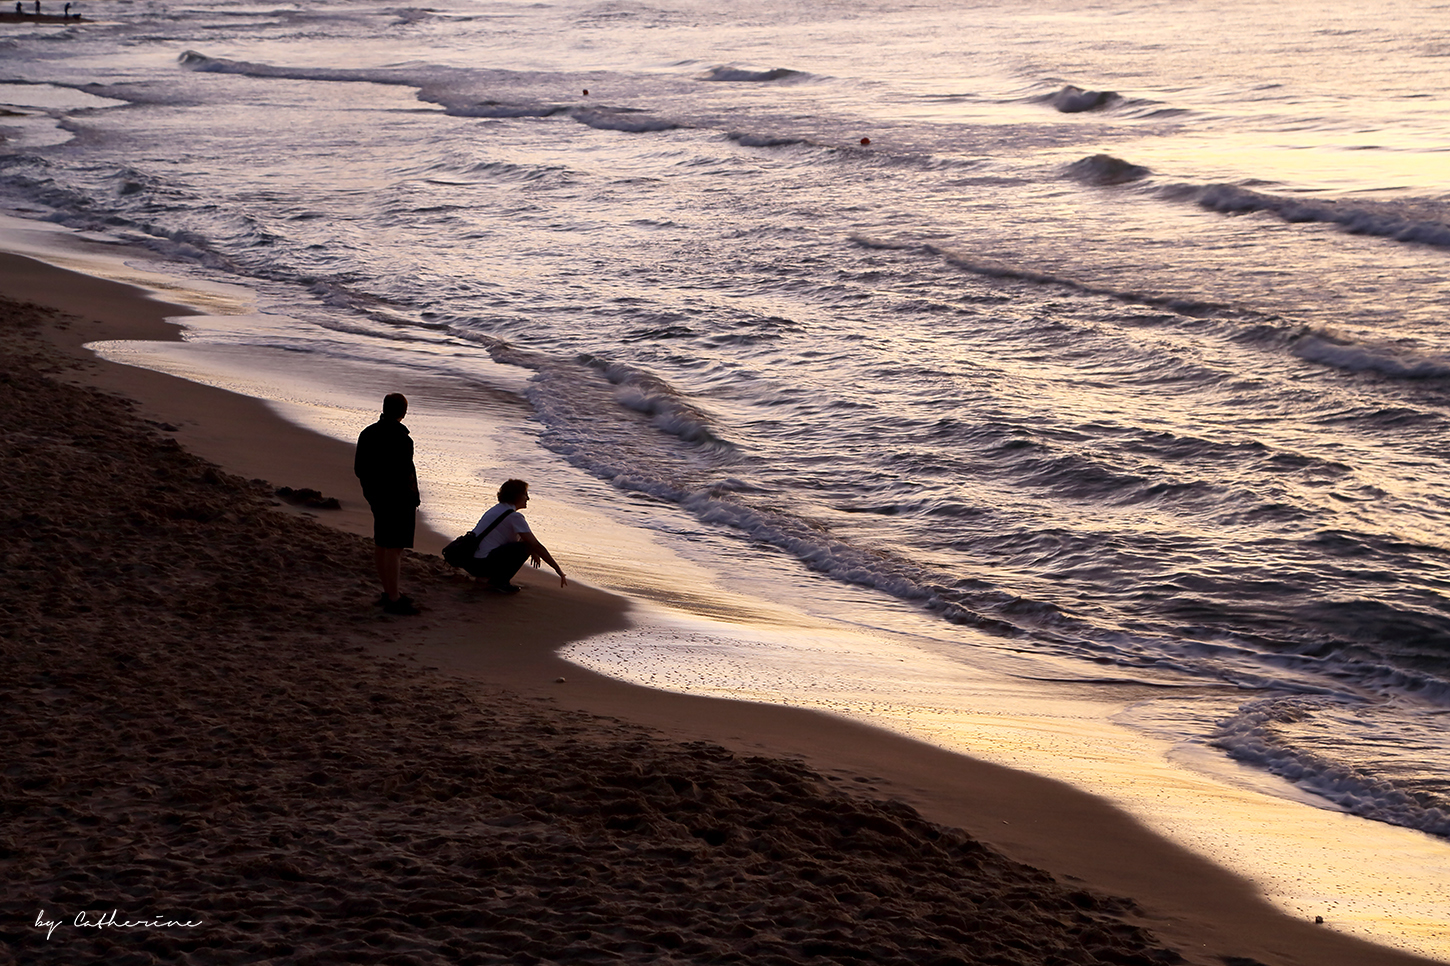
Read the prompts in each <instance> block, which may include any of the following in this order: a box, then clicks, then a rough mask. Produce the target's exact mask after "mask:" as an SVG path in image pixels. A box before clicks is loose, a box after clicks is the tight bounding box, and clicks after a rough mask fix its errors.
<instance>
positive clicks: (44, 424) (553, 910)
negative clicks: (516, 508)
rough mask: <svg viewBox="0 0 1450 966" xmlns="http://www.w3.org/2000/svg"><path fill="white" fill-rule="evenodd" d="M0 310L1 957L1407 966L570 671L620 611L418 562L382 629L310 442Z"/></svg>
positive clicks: (42, 289) (361, 543)
mask: <svg viewBox="0 0 1450 966" xmlns="http://www.w3.org/2000/svg"><path fill="white" fill-rule="evenodd" d="M0 295H3V296H6V297H7V300H6V301H5V302H4V303H3V305H0V326H3V333H4V335H3V340H0V346H3V350H0V363H3V369H0V371H3V377H0V378H3V379H4V381H5V383H6V386H7V390H8V391H7V397H8V401H7V405H6V406H5V407H4V410H3V416H0V419H3V421H4V425H3V429H0V432H3V433H4V440H5V443H4V446H5V450H4V451H5V466H6V473H5V474H4V476H3V478H0V487H3V488H4V498H3V504H0V505H3V507H4V522H3V525H0V558H3V560H4V561H5V567H4V569H5V575H6V591H5V594H4V595H3V601H4V608H3V613H0V659H3V662H4V668H3V671H0V681H3V682H4V685H3V687H4V691H5V700H4V701H3V702H0V714H3V716H4V722H5V733H6V734H7V735H8V736H9V737H10V741H9V745H8V753H7V755H6V757H5V765H4V768H3V769H0V799H3V801H4V807H5V815H6V821H5V823H4V825H3V836H4V841H3V844H0V871H3V879H4V882H5V886H4V892H3V905H4V910H3V915H0V934H3V936H4V939H5V942H4V944H3V946H0V962H15V963H51V962H54V963H77V962H107V963H151V962H166V963H170V962H191V963H201V962H236V963H250V962H272V961H275V962H294V963H309V962H317V963H322V962H360V963H495V962H498V963H501V962H519V963H535V962H558V963H575V962H692V963H694V962H700V963H703V962H749V963H837V962H872V963H937V962H940V963H970V964H977V963H981V964H987V963H993V964H998V963H1000V964H1008V963H1022V964H1052V963H1083V964H1091V963H1120V964H1149V963H1175V962H1187V963H1198V964H1235V966H1250V964H1254V963H1260V964H1265V966H1281V964H1282V966H1290V964H1304V966H1310V964H1313V966H1339V964H1343V966H1350V964H1372V966H1373V964H1385V966H1395V964H1410V963H1422V962H1427V961H1426V960H1421V959H1418V958H1416V957H1413V956H1409V955H1405V954H1401V953H1398V952H1395V951H1391V950H1387V949H1384V948H1381V947H1377V946H1372V945H1369V944H1366V943H1363V942H1360V941H1358V940H1355V939H1352V938H1347V937H1345V936H1342V935H1340V934H1337V933H1335V932H1333V931H1332V930H1331V929H1329V928H1326V927H1325V926H1322V925H1316V924H1315V923H1313V922H1304V921H1299V920H1295V919H1291V918H1288V917H1286V916H1284V915H1282V914H1280V913H1278V912H1277V911H1275V910H1274V909H1273V908H1272V907H1271V906H1269V904H1267V903H1266V902H1264V901H1262V900H1261V899H1259V898H1258V897H1257V896H1256V895H1255V893H1254V891H1253V889H1252V888H1251V887H1250V886H1249V885H1248V884H1247V883H1245V882H1244V881H1242V880H1241V879H1238V878H1237V877H1235V876H1232V875H1230V874H1228V873H1226V872H1224V871H1223V870H1221V869H1219V868H1217V867H1215V866H1214V865H1212V864H1211V863H1209V862H1207V861H1206V860H1204V859H1202V858H1200V857H1198V856H1196V855H1194V854H1192V853H1190V852H1188V851H1187V850H1185V849H1182V848H1180V847H1178V846H1176V845H1175V844H1174V843H1172V842H1169V841H1166V840H1164V839H1162V838H1159V837H1157V836H1154V835H1152V834H1150V833H1149V832H1147V831H1146V830H1144V829H1143V828H1142V827H1141V826H1140V825H1138V824H1137V823H1136V822H1134V821H1133V820H1132V819H1130V818H1128V817H1127V816H1125V815H1124V814H1122V813H1121V812H1118V811H1117V810H1115V809H1113V808H1111V807H1109V806H1108V805H1106V804H1105V803H1103V802H1101V801H1099V800H1098V799H1095V798H1092V797H1091V796H1088V795H1085V794H1082V793H1080V792H1077V791H1075V790H1073V789H1071V788H1069V787H1067V786H1065V785H1062V784H1059V783H1055V782H1051V781H1048V780H1045V779H1040V778H1036V777H1033V776H1030V775H1026V774H1023V773H1019V772H1014V771H1010V770H1007V769H1004V768H1000V767H996V766H992V765H988V764H983V763H980V762H976V761H973V760H970V759H967V758H964V757H961V756H957V755H952V754H949V753H947V752H944V751H941V750H939V749H936V748H932V747H930V746H927V745H924V744H920V743H916V742H912V741H909V740H906V739H903V738H900V737H897V736H893V735H890V734H888V733H886V732H883V731H877V730H874V729H871V728H868V727H865V726H862V725H856V724H851V723H849V722H846V721H844V720H842V719H839V718H834V717H829V716H825V715H821V714H816V713H812V712H805V711H799V710H793V709H785V708H772V707H765V706H760V705H750V704H742V703H737V702H729V701H721V700H714V699H706V698H696V697H687V696H681V695H675V694H667V693H664V692H657V691H652V690H648V689H643V688H638V687H634V686H631V685H626V684H622V683H619V682H616V681H613V680H610V679H607V678H604V677H601V676H598V675H593V674H590V673H588V672H586V671H583V670H581V669H579V668H578V667H575V666H573V665H570V664H568V663H566V662H564V661H562V660H561V659H559V658H558V657H557V656H556V655H555V652H556V650H557V649H558V648H559V647H560V646H562V645H563V644H565V643H568V642H570V641H574V640H578V639H580V638H582V637H584V636H587V635H589V634H593V633H600V632H603V631H607V630H611V629H615V628H619V627H623V626H625V625H626V624H627V622H628V620H629V616H628V603H627V601H625V600H623V599H621V598H618V597H615V596H611V595H608V594H604V593H602V592H599V591H596V590H593V589H591V588H589V587H587V586H580V585H572V586H570V587H569V588H565V589H561V588H559V587H558V586H557V581H553V580H551V579H549V577H548V576H547V575H542V576H541V575H537V574H531V573H526V574H525V575H523V578H522V579H523V581H524V582H527V583H528V584H529V586H528V587H527V589H526V591H525V592H524V593H522V594H520V595H518V596H516V597H498V596H494V595H490V594H487V593H485V592H481V591H479V590H478V589H477V588H475V587H474V586H473V585H472V583H471V582H470V581H468V580H466V579H463V578H461V577H460V576H458V575H457V574H455V573H453V572H451V571H450V569H449V568H447V567H446V566H445V565H444V564H443V563H442V561H441V560H439V559H438V558H437V557H436V556H433V554H436V551H437V549H438V548H439V546H440V545H441V542H442V537H441V536H440V535H439V534H436V533H429V534H427V535H426V536H425V538H424V539H422V540H421V541H420V545H419V548H418V550H419V552H418V553H415V554H413V555H410V556H409V558H408V559H407V561H406V563H405V583H406V589H407V590H409V592H410V593H412V594H413V595H414V596H415V597H416V598H418V599H419V601H420V603H422V605H423V606H424V607H425V612H424V614H423V615H422V616H421V617H414V618H403V617H389V616H386V615H384V614H382V613H381V612H380V610H379V609H378V608H376V607H375V606H374V600H375V599H376V594H377V590H376V587H375V578H374V577H373V576H372V574H371V547H370V544H369V541H368V540H367V539H366V538H365V537H364V536H363V534H365V533H367V532H369V518H368V515H367V513H366V507H365V505H364V504H363V502H362V498H361V494H360V492H358V490H357V486H356V481H355V480H354V479H353V478H352V476H351V448H350V447H349V446H347V445H345V444H342V443H337V442H335V441H331V440H327V439H324V438H321V437H318V436H315V435H313V434H310V433H308V432H306V431H304V430H302V429H300V428H298V427H296V426H293V425H291V424H289V423H287V422H285V421H283V420H282V419H280V418H279V417H277V416H276V415H275V414H274V413H273V412H272V411H271V410H269V409H268V408H267V407H266V406H265V405H263V404H262V403H260V402H258V401H256V400H252V399H248V398H245V397H240V396H236V395H233V394H229V393H226V392H223V391H221V390H217V389H212V388H209V387H204V386H200V385H196V384H194V383H189V382H185V381H182V380H178V379H173V378H171V377H168V376H164V375H160V374H157V373H153V372H150V371H147V370H142V369H134V368H129V367H124V366H116V365H112V364H105V363H100V362H97V361H95V360H94V359H93V358H92V357H90V355H89V353H88V352H87V351H86V350H85V349H84V348H83V346H84V345H85V344H86V343H88V342H91V341H95V340H100V339H167V338H175V337H176V333H177V331H178V330H177V328H176V327H175V326H174V325H173V324H171V323H169V322H167V321H166V319H167V318H168V317H175V316H180V315H184V314H186V310H183V309H180V308H178V307H176V306H169V305H165V304H163V303H161V302H158V301H154V300H152V299H150V298H148V297H147V296H146V295H145V293H143V292H141V291H140V290H138V289H135V288H132V287H130V286H126V285H121V284H118V283H115V282H111V281H106V280H102V279H97V278H92V277H90V276H86V275H82V274H78V273H75V272H71V271H67V270H65V269H63V268H59V267H56V266H52V265H47V264H44V263H41V262H37V261H34V260H32V259H29V258H24V257H20V256H15V255H4V256H0ZM283 486H289V487H292V488H303V487H306V488H310V489H315V490H318V491H320V492H321V493H322V494H324V495H325V496H329V497H336V498H337V499H338V500H339V501H340V503H341V506H342V509H340V510H322V509H315V508H310V507H306V506H299V505H296V504H293V503H290V502H288V501H286V500H284V499H281V498H280V497H278V496H277V495H276V489H277V488H278V487H283ZM128 922H129V923H132V925H126V923H128Z"/></svg>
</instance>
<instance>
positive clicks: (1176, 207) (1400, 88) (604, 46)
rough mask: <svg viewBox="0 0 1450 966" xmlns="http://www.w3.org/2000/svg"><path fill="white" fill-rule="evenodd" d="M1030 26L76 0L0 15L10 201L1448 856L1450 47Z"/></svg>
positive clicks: (1034, 19) (1268, 32)
mask: <svg viewBox="0 0 1450 966" xmlns="http://www.w3.org/2000/svg"><path fill="white" fill-rule="evenodd" d="M1058 6H1060V5H1055V4H1045V3H1026V2H1024V3H1013V4H971V3H965V2H948V3H944V4H933V5H931V6H930V7H926V6H919V5H913V4H902V3H893V2H890V0H873V2H869V3H868V2H860V3H838V2H806V3H799V4H791V5H789V9H781V8H780V5H775V4H754V3H744V4H738V3H737V4H730V5H725V6H723V7H722V6H720V5H714V4H703V3H697V2H691V0H678V2H673V3H659V4H646V3H633V2H607V3H591V2H584V0H562V2H557V3H551V4H506V3H471V2H460V3H456V4H452V5H449V6H446V7H442V8H429V9H426V10H425V9H402V8H393V9H382V8H378V7H375V6H371V5H365V4H361V3H356V2H333V3H326V2H324V3H309V4H307V5H306V6H305V7H297V8H294V9H277V8H273V7H267V6H252V5H247V4H242V3H226V2H211V0H202V2H198V3H192V4H187V5H180V4H172V3H168V2H156V3H148V4H145V5H141V4H128V3H121V4H115V5H107V6H106V7H105V8H104V10H102V9H101V5H99V4H95V5H92V9H87V10H86V14H87V16H97V17H99V16H101V15H102V14H103V13H104V14H105V15H106V16H108V17H112V18H113V19H112V20H109V21H97V22H89V23H84V24H80V25H74V26H70V27H66V28H45V29H41V28H36V29H34V30H28V31H9V32H7V33H6V34H4V35H3V36H0V52H3V55H4V59H3V61H0V103H7V104H9V105H11V107H10V111H11V112H12V113H8V114H5V115H0V135H3V136H4V138H5V140H4V141H3V142H0V194H3V200H4V201H5V202H6V203H8V205H9V206H10V207H12V208H17V209H20V210H22V211H24V212H26V213H28V214H30V215H32V216H34V217H41V218H47V219H51V220H54V221H58V222H60V223H62V224H64V225H68V226H72V227H75V228H79V229H86V230H92V231H102V232H105V233H108V234H109V235H110V236H113V237H119V238H123V239H127V240H131V241H140V242H143V243H145V244H148V245H150V246H152V247H153V248H154V249H155V250H156V251H158V252H159V253H161V254H162V255H164V256H166V257H168V258H171V259H174V260H176V261H177V262H178V263H179V264H182V265H189V266H192V269H191V270H193V271H195V272H198V273H203V274H208V275H210V276H211V277H223V278H225V277H240V278H241V279H244V280H246V281H247V282H249V283H250V284H253V285H256V286H257V287H258V288H259V291H260V292H261V293H262V294H263V298H264V305H265V306H266V308H267V310H268V311H269V312H272V313H274V314H278V315H286V316H288V317H290V318H292V319H295V320H297V322H296V323H295V325H293V326H292V327H291V328H289V329H286V330H285V331H279V330H278V329H276V328H275V327H273V328H267V329H265V331H264V330H262V329H256V330H253V329H249V328H247V327H246V326H244V325H240V324H239V326H238V328H237V330H236V331H235V332H234V333H232V334H231V335H230V336H228V337H230V338H233V339H235V340H236V341H238V342H244V343H245V342H248V341H251V342H265V343H267V344H272V345H279V346H282V347H285V348H289V349H293V350H295V351H298V352H305V353H313V354H316V355H317V356H318V357H319V358H321V357H327V356H341V355H345V354H348V353H354V354H355V353H358V352H361V351H364V350H362V349H360V348H359V346H364V345H365V346H367V349H366V352H367V353H370V354H371V357H372V358H374V359H382V360H387V359H388V358H393V357H390V356H389V355H388V353H390V352H395V353H396V357H395V358H396V364H397V365H399V366H414V367H416V366H418V365H420V364H424V363H420V361H419V357H417V356H416V355H406V356H405V354H404V350H405V349H406V348H407V347H409V346H416V345H420V344H428V345H436V346H447V347H452V348H453V350H455V351H453V352H452V353H438V354H434V355H430V356H428V357H427V358H428V359H429V360H430V361H429V362H427V363H426V364H427V365H431V366H435V367H437V369H438V371H439V372H445V371H447V369H448V367H449V366H450V365H452V364H453V363H450V362H449V360H450V359H466V358H468V357H469V356H470V355H474V356H479V357H481V356H484V355H487V356H489V357H491V358H492V359H494V360H497V361H500V362H503V363H506V364H508V365H512V366H517V367H521V368H522V369H523V370H524V371H527V372H529V373H531V374H532V376H531V380H530V382H529V384H528V387H529V388H528V392H527V395H528V400H529V402H530V404H531V405H532V407H533V411H534V414H535V417H536V421H537V426H538V432H539V433H540V434H541V438H542V439H543V441H544V443H545V444H546V445H547V446H548V447H550V448H551V449H553V450H554V451H555V452H557V453H559V454H562V455H563V456H565V457H567V459H569V460H570V461H572V462H573V463H574V464H576V465H577V466H579V467H581V468H583V469H585V470H587V471H588V472H590V473H593V474H595V475H596V476H598V477H600V478H601V479H603V480H607V481H610V482H612V484H613V485H614V486H615V487H617V488H618V489H619V490H622V491H626V492H629V493H632V494H636V495H642V496H644V497H648V498H650V499H653V500H657V501H664V502H666V503H670V504H674V505H676V506H678V507H680V508H683V509H684V510H685V511H687V512H688V514H690V515H692V516H693V518H694V519H695V520H696V521H697V523H698V525H699V526H700V527H701V528H704V529H708V530H709V531H710V532H712V533H717V534H724V535H726V536H727V538H728V539H729V540H732V541H734V543H735V545H736V546H737V547H738V548H739V552H740V553H742V554H753V555H760V556H772V555H773V556H777V557H779V558H780V559H782V560H785V561H790V562H792V563H794V564H795V565H797V566H803V567H804V568H807V569H808V570H809V571H812V572H814V573H815V574H816V575H817V577H816V579H820V580H828V581H835V582H839V583H843V584H849V585H855V586H859V587H863V588H868V589H870V590H871V591H873V592H876V593H879V594H881V595H885V597H890V598H896V599H899V600H903V601H907V602H909V603H910V604H911V605H912V606H914V607H916V608H918V609H920V610H922V611H923V612H926V613H929V614H932V615H936V617H937V618H939V620H940V621H941V622H943V626H944V627H946V626H948V625H955V626H962V627H971V628H973V629H974V631H979V632H986V635H987V637H986V639H987V640H988V641H990V642H996V643H995V644H989V645H986V646H1000V647H1001V648H1002V649H1004V650H1005V651H1014V652H1023V653H1040V654H1048V655H1052V656H1054V657H1060V658H1066V659H1071V660H1078V661H1081V662H1084V663H1085V664H1086V665H1088V666H1096V667H1098V668H1100V669H1102V673H1103V674H1104V675H1109V676H1118V677H1127V678H1129V679H1136V680H1142V681H1149V682H1155V683H1173V684H1202V685H1208V686H1213V687H1217V688H1223V689H1226V690H1228V691H1230V692H1237V693H1238V694H1240V695H1241V700H1240V701H1238V702H1236V704H1237V710H1235V711H1232V712H1231V713H1228V714H1227V715H1224V716H1221V717H1219V718H1217V719H1215V720H1214V721H1212V722H1210V723H1205V724H1204V725H1203V726H1202V728H1201V731H1200V733H1199V734H1197V735H1196V737H1197V738H1199V739H1201V740H1203V741H1206V742H1210V743H1211V744H1212V745H1213V747H1215V748H1217V749H1218V750H1219V752H1220V753H1223V754H1227V755H1231V756H1234V757H1235V758H1237V759H1239V760H1241V761H1243V762H1246V763H1248V764H1250V765H1252V766H1254V767H1257V768H1261V769H1267V770H1269V771H1272V772H1274V773H1275V774H1277V775H1280V776H1282V777H1284V778H1287V779H1289V780H1290V781H1292V782H1294V783H1296V784H1297V785H1299V786H1300V787H1301V788H1303V789H1305V790H1307V791H1309V792H1311V793H1313V794H1315V795H1317V796H1320V798H1321V800H1322V801H1323V802H1324V803H1325V804H1331V803H1332V805H1333V806H1335V807H1339V808H1343V809H1347V810H1350V811H1354V812H1357V813H1359V814H1361V815H1364V816H1367V817H1370V818H1373V819H1377V820H1381V821H1384V822H1389V823H1394V824H1400V825H1405V826H1408V827H1411V828H1416V829H1421V830H1424V831H1426V832H1429V833H1431V834H1435V835H1440V836H1450V775H1447V763H1450V739H1447V738H1446V737H1445V734H1446V729H1445V727H1444V724H1445V722H1446V720H1447V717H1446V715H1447V708H1450V686H1447V685H1450V604H1447V587H1450V582H1447V565H1450V524H1447V520H1446V514H1445V501H1444V496H1443V492H1442V490H1443V487H1442V481H1443V480H1444V479H1445V478H1446V476H1447V472H1446V471H1447V465H1446V464H1447V454H1450V450H1447V444H1446V438H1447V433H1446V429H1447V419H1450V351H1447V349H1446V325H1447V322H1446V311H1445V308H1446V306H1447V304H1450V272H1447V269H1450V194H1447V193H1446V187H1445V184H1444V171H1445V165H1444V159H1445V158H1446V156H1447V154H1446V152H1447V150H1450V100H1447V99H1446V97H1445V96H1444V94H1443V91H1444V90H1445V88H1446V83H1445V82H1446V80H1447V74H1450V70H1447V68H1450V39H1446V36H1445V34H1444V32H1443V30H1438V29H1437V27H1436V24H1435V22H1434V19H1433V17H1432V15H1431V11H1428V10H1426V9H1424V8H1422V7H1420V6H1418V5H1414V4H1408V3H1404V4H1376V5H1373V8H1372V9H1371V8H1365V7H1364V6H1363V5H1361V4H1352V3H1348V2H1342V0H1331V2H1329V3H1315V4H1295V3H1291V4H1288V5H1287V6H1285V5H1282V4H1281V5H1277V6H1269V7H1266V6H1265V5H1263V4H1257V3H1214V4H1207V3H1189V4H1166V3H1160V4H1155V3H1144V4H1139V5H1134V4H1108V5H1095V6H1093V7H1091V8H1089V9H1082V10H1067V11H1065V10H1060V9H1057V7H1058ZM1291 14H1292V15H1291ZM458 365H463V363H461V362H460V363H458ZM885 597H884V598H883V599H885ZM978 639H979V638H978V636H976V635H974V636H973V638H972V640H973V641H976V640H978ZM964 646H965V645H964ZM974 646H982V645H974ZM1184 720H1187V719H1184ZM1181 726H1183V727H1186V725H1181Z"/></svg>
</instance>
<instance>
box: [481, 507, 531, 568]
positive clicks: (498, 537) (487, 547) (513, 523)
mask: <svg viewBox="0 0 1450 966" xmlns="http://www.w3.org/2000/svg"><path fill="white" fill-rule="evenodd" d="M513 509H514V505H513V504H512V503H500V504H497V505H496V506H494V507H493V508H491V509H490V510H489V511H488V512H487V513H485V514H484V515H483V516H481V517H479V518H478V522H477V523H476V524H474V525H473V532H474V533H482V532H483V531H484V530H486V529H488V525H489V524H490V523H492V522H493V521H495V520H497V519H498V518H499V515H500V514H503V513H505V512H507V511H509V510H513ZM521 533H533V531H532V530H530V529H529V524H528V521H526V520H525V519H524V515H523V514H522V513H520V512H518V511H515V512H513V513H510V514H509V515H508V516H507V517H506V518H505V519H504V521H503V522H502V523H500V524H499V525H498V526H496V527H494V528H493V530H492V531H490V532H489V535H488V536H486V537H484V538H483V541H482V542H481V543H479V545H478V550H477V551H475V552H474V554H473V556H474V557H475V558H477V559H479V560H482V559H483V558H484V557H487V556H488V555H489V554H491V553H493V552H494V551H495V550H497V549H498V548H499V547H502V546H503V545H504V544H506V543H514V542H516V541H517V540H518V539H519V534H521Z"/></svg>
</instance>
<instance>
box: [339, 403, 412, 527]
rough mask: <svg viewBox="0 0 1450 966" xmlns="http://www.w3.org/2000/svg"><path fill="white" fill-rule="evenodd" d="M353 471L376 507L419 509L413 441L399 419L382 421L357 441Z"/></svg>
mask: <svg viewBox="0 0 1450 966" xmlns="http://www.w3.org/2000/svg"><path fill="white" fill-rule="evenodd" d="M352 471H353V473H355V474H356V475H357V478H358V479H359V480H360V481H361V482H362V488H363V496H365V497H367V501H368V503H370V504H372V505H373V506H417V505H418V504H419V503H420V502H421V501H420V500H419V498H418V471H417V470H416V469H415V468H414V466H413V437H412V436H410V435H409V434H408V427H406V426H404V425H403V424H402V422H401V421H399V420H396V419H379V420H378V421H377V422H375V423H373V424H372V425H371V426H369V427H368V428H367V429H365V430H363V431H362V433H361V434H360V435H359V436H358V438H357V456H355V457H354V458H353V462H352Z"/></svg>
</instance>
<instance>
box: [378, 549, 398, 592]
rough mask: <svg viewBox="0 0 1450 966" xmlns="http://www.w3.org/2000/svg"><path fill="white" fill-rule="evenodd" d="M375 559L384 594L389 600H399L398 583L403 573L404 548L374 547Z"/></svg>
mask: <svg viewBox="0 0 1450 966" xmlns="http://www.w3.org/2000/svg"><path fill="white" fill-rule="evenodd" d="M373 559H374V560H376V562H377V565H378V579H379V580H381V581H382V582H383V593H385V594H387V595H388V600H397V599H398V597H399V596H400V595H399V593H398V581H399V578H400V576H401V574H402V571H403V548H402V547H374V548H373Z"/></svg>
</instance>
